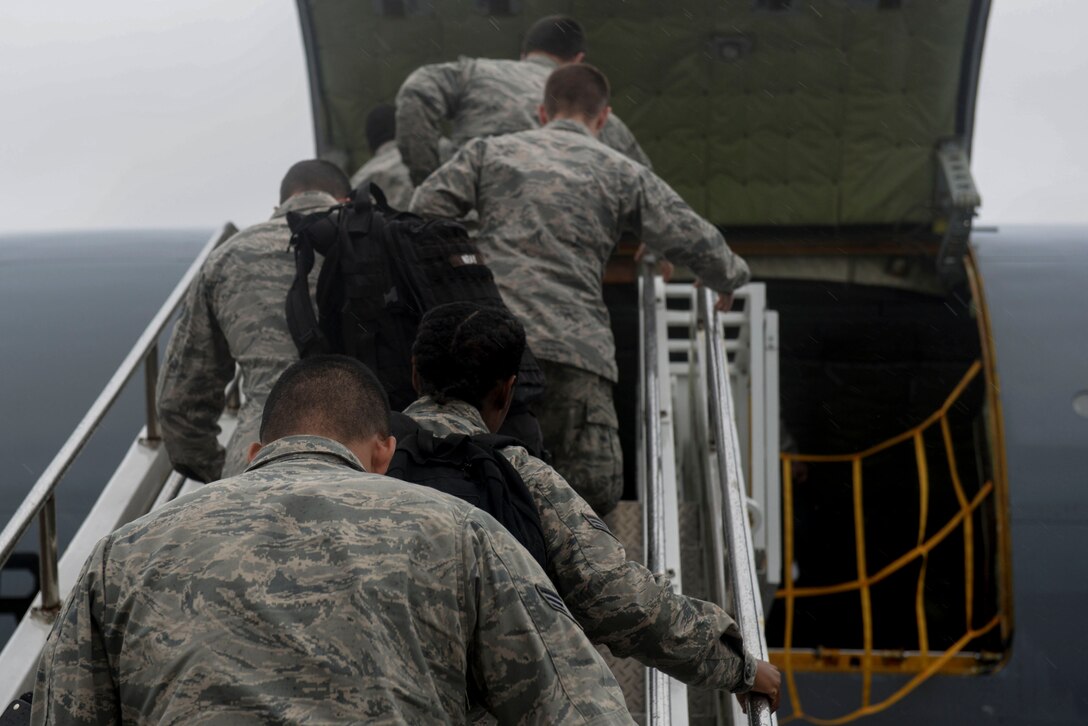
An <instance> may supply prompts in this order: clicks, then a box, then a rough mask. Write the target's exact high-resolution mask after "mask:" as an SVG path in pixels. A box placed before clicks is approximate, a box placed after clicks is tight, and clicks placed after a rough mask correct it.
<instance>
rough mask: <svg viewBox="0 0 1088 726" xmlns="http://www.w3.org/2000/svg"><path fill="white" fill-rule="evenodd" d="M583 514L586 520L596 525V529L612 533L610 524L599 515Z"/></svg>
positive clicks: (593, 525)
mask: <svg viewBox="0 0 1088 726" xmlns="http://www.w3.org/2000/svg"><path fill="white" fill-rule="evenodd" d="M582 516H583V517H585V518H586V521H587V522H589V524H590V525H591V526H592V527H594V528H596V529H599V530H601V531H602V532H607V533H608V534H612V530H610V529H609V528H608V525H607V524H605V523H604V520H603V519H601V518H600V517H598V516H596V515H593V514H583V515H582ZM612 536H615V535H612Z"/></svg>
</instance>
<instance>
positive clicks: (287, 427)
mask: <svg viewBox="0 0 1088 726" xmlns="http://www.w3.org/2000/svg"><path fill="white" fill-rule="evenodd" d="M307 434H310V435H316V436H326V437H328V438H331V439H334V440H335V441H339V442H340V443H342V444H345V445H346V444H350V443H352V442H355V441H363V440H366V439H368V438H370V437H371V436H374V435H375V434H377V435H379V436H381V437H382V438H385V437H387V436H389V398H388V396H387V395H386V393H385V389H384V388H383V387H382V384H381V382H379V381H378V377H377V376H376V375H374V373H373V371H371V370H370V369H369V368H367V367H366V366H365V365H363V364H362V363H361V362H359V361H358V360H356V359H355V358H349V357H347V356H344V355H318V356H313V357H311V358H304V359H302V360H300V361H299V362H298V363H295V364H294V365H292V366H291V367H290V368H288V369H287V370H286V371H284V372H283V375H281V376H280V378H279V380H278V381H276V385H274V386H273V387H272V392H271V393H269V394H268V400H267V401H266V402H265V404H264V413H263V414H262V416H261V432H260V435H261V443H264V444H269V443H271V442H273V441H275V440H276V439H282V438H283V437H284V436H303V435H307Z"/></svg>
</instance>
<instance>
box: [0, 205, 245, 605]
mask: <svg viewBox="0 0 1088 726" xmlns="http://www.w3.org/2000/svg"><path fill="white" fill-rule="evenodd" d="M237 231H238V230H237V228H236V227H235V226H234V225H233V224H231V223H230V222H227V223H226V224H224V225H223V226H222V227H220V228H219V230H217V231H216V232H215V233H214V234H213V235H212V236H211V237H210V238H209V239H208V242H207V243H206V244H205V245H204V247H203V248H202V249H201V250H200V254H199V255H197V258H196V260H195V261H194V262H193V264H192V265H190V266H189V269H188V270H186V272H185V274H184V275H183V276H182V278H181V280H180V281H179V282H178V284H177V285H176V286H175V287H174V290H173V291H172V292H171V293H170V295H169V297H167V298H166V302H164V303H163V305H162V307H161V308H159V312H158V313H156V314H155V317H154V318H152V319H151V322H150V323H149V324H148V326H147V328H145V329H144V332H143V334H141V335H140V337H139V338H138V339H137V340H136V344H135V345H133V346H132V350H130V351H129V353H128V355H127V356H125V359H124V360H123V361H122V362H121V365H120V366H119V367H118V368H117V371H116V372H115V373H114V374H113V376H112V377H111V378H110V380H109V382H108V383H107V384H106V387H105V388H103V389H102V392H101V393H100V394H98V398H96V399H95V401H94V403H92V404H91V407H90V408H89V409H88V410H87V413H86V414H85V415H84V416H83V418H82V419H81V420H80V422H79V423H78V424H77V425H76V428H75V430H74V431H72V434H71V436H69V437H68V440H67V441H65V442H64V445H63V446H61V448H60V451H58V452H57V455H56V456H54V457H53V460H52V461H51V462H49V466H47V467H46V468H45V471H43V472H42V474H41V476H39V477H38V480H37V481H36V482H35V483H34V486H33V487H31V488H30V492H29V493H28V494H27V495H26V497H25V498H24V499H23V502H22V503H21V504H20V505H19V508H18V509H16V510H15V514H14V515H12V518H11V520H10V521H8V523H7V525H6V526H5V527H4V529H3V531H2V532H0V567H3V565H4V564H5V563H6V562H7V561H8V558H9V557H11V554H12V553H13V552H14V551H15V547H16V546H17V545H18V543H19V540H20V538H22V536H23V534H25V533H26V531H27V529H29V528H30V523H31V521H33V519H34V517H35V516H37V517H38V518H39V534H38V536H39V547H40V555H41V556H40V558H39V562H40V565H39V566H40V569H41V594H42V600H41V610H43V611H45V612H51V611H53V612H55V611H56V610H58V609H59V608H60V604H61V603H60V589H59V584H58V582H57V529H56V498H55V496H54V491H55V490H56V488H57V484H59V483H60V480H61V479H62V478H63V477H64V475H65V473H67V471H68V469H69V468H70V467H71V465H72V463H73V462H74V461H75V459H76V457H77V456H79V453H80V452H81V451H82V450H83V447H84V446H85V445H86V444H87V441H88V440H89V439H90V438H91V435H92V434H94V432H95V430H96V429H97V428H98V425H99V424H100V423H101V422H102V419H103V418H104V417H105V416H106V414H107V413H109V411H110V410H111V409H112V408H113V404H114V403H115V402H116V401H117V397H118V396H119V395H120V394H121V391H122V390H123V389H124V387H125V385H126V384H127V383H128V381H129V380H130V379H131V378H132V376H133V374H135V372H136V369H137V368H138V367H139V366H140V365H143V366H144V375H145V386H144V396H145V399H146V400H145V404H146V412H147V435H146V437H145V438H144V439H143V441H142V443H144V444H145V445H147V446H157V445H158V442H159V436H158V415H157V413H156V410H155V378H157V376H158V362H159V356H158V349H159V335H160V334H161V333H162V331H163V329H164V328H165V327H166V325H167V324H168V323H169V322H170V320H171V318H172V317H173V315H174V312H175V311H176V310H177V308H178V306H179V305H180V304H181V301H182V299H183V298H184V297H185V292H186V290H188V289H189V285H190V284H191V283H192V281H193V278H195V277H196V275H197V273H198V272H199V271H200V268H201V266H202V265H203V264H204V260H206V259H207V257H208V255H209V254H211V252H212V250H214V249H215V248H216V247H217V246H218V245H219V244H220V243H221V242H222V241H224V240H225V239H227V238H228V237H230V236H231V235H233V234H234V233H235V232H237Z"/></svg>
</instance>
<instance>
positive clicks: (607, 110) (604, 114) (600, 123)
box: [593, 106, 612, 133]
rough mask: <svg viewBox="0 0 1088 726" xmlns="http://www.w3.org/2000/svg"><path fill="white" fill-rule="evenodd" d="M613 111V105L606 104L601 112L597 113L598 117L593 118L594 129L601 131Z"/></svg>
mask: <svg viewBox="0 0 1088 726" xmlns="http://www.w3.org/2000/svg"><path fill="white" fill-rule="evenodd" d="M611 113H612V107H611V106H605V107H604V109H603V110H602V111H601V112H600V113H599V114H597V117H596V118H595V119H593V130H594V131H596V132H597V133H600V131H601V129H603V128H604V125H605V123H607V122H608V117H609V115H610V114H611Z"/></svg>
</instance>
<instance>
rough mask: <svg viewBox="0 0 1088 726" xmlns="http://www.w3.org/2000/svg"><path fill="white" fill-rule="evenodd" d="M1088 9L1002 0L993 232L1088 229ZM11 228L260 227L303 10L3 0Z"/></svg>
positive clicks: (981, 168) (1069, 2) (282, 133)
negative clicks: (996, 227) (1035, 226)
mask: <svg viewBox="0 0 1088 726" xmlns="http://www.w3.org/2000/svg"><path fill="white" fill-rule="evenodd" d="M1086 28H1088V0H994V7H993V11H992V13H991V17H990V24H989V30H988V34H987V39H986V52H985V57H984V60H983V72H982V86H981V90H980V94H979V108H978V114H977V121H976V134H975V145H974V162H973V169H974V174H975V179H976V181H977V183H978V186H979V189H980V190H981V192H982V197H983V207H982V221H983V222H989V223H1013V222H1050V223H1088V194H1086V185H1088V178H1086V175H1088V171H1086V170H1088V129H1086V127H1085V119H1086V118H1088V91H1086V90H1085V89H1086V88H1088V42H1085V29H1086ZM0 99H2V101H0V233H4V232H16V231H25V230H43V229H101V228H117V227H212V226H215V225H218V224H219V223H221V222H223V221H226V220H228V219H230V220H233V221H234V222H236V223H238V224H239V225H246V224H251V223H253V222H256V221H259V220H261V219H264V218H266V217H267V216H268V214H269V213H270V211H271V209H272V205H273V203H274V202H275V200H276V196H277V193H278V184H279V180H280V178H281V177H282V175H283V172H284V171H285V170H286V169H287V167H288V166H289V165H290V164H291V163H292V162H294V161H297V160H298V159H301V158H305V157H308V156H311V155H312V154H313V151H314V144H313V131H312V127H311V121H310V104H309V91H308V87H307V81H306V71H305V60H304V58H303V52H302V43H301V40H300V36H299V31H298V20H297V15H296V11H295V3H294V2H291V1H290V0H277V1H276V2H270V1H268V0H185V2H165V1H163V0H101V1H99V2H86V1H85V0H78V1H77V0H49V1H39V0H33V1H24V0H0Z"/></svg>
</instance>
